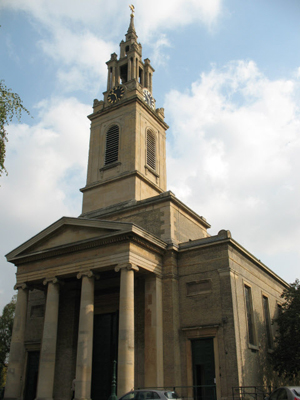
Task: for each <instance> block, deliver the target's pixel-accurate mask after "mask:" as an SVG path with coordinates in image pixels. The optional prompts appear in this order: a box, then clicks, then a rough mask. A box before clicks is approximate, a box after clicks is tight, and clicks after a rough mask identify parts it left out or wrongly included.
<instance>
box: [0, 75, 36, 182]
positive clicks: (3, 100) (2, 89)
mask: <svg viewBox="0 0 300 400" xmlns="http://www.w3.org/2000/svg"><path fill="white" fill-rule="evenodd" d="M22 112H26V113H27V114H28V115H30V113H29V111H28V110H27V109H26V108H25V107H24V106H23V103H22V100H21V98H20V96H19V95H18V94H17V93H13V92H12V90H11V89H8V88H7V87H6V86H5V84H4V81H3V80H0V176H1V175H2V173H3V172H5V173H6V174H7V170H6V168H5V166H4V161H5V154H6V143H7V141H8V139H7V131H6V129H5V126H6V125H9V122H11V121H12V119H13V117H16V118H17V120H18V121H20V119H21V115H22Z"/></svg>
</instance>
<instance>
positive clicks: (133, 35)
mask: <svg viewBox="0 0 300 400" xmlns="http://www.w3.org/2000/svg"><path fill="white" fill-rule="evenodd" d="M129 8H130V10H131V14H130V24H129V28H128V31H127V34H126V40H130V39H131V38H134V39H135V40H136V39H137V34H136V31H135V27H134V5H133V4H131V5H130V6H129Z"/></svg>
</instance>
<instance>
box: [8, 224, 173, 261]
mask: <svg viewBox="0 0 300 400" xmlns="http://www.w3.org/2000/svg"><path fill="white" fill-rule="evenodd" d="M132 228H133V229H132V230H130V231H127V232H116V233H113V234H111V235H109V236H106V237H100V238H99V237H98V238H91V239H87V240H83V241H80V242H76V243H70V244H65V245H62V246H57V247H54V248H52V249H45V250H42V251H37V252H34V253H31V254H26V255H20V256H16V257H11V258H10V259H8V261H10V262H12V263H14V264H15V265H21V264H26V263H29V262H33V261H38V260H43V259H48V258H52V257H59V256H64V255H68V254H70V253H74V252H81V251H85V250H90V249H93V248H97V247H102V246H109V245H114V244H118V243H121V242H134V243H137V244H139V245H141V246H142V247H144V248H147V249H149V250H150V251H153V252H156V253H158V254H160V255H163V254H164V251H165V248H166V247H167V244H166V243H164V242H163V241H162V240H160V239H158V238H156V237H154V236H152V235H150V234H147V233H146V232H144V234H143V231H142V230H141V229H140V228H138V227H132Z"/></svg>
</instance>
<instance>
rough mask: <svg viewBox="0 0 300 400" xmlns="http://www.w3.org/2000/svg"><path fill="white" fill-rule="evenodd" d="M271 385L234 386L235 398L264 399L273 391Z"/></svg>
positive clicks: (237, 399) (244, 399)
mask: <svg viewBox="0 0 300 400" xmlns="http://www.w3.org/2000/svg"><path fill="white" fill-rule="evenodd" d="M271 391H272V390H271V386H238V387H233V388H232V399H233V400H264V399H265V398H266V397H267V396H268V395H269V394H270V393H271Z"/></svg>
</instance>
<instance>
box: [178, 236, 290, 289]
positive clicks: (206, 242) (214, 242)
mask: <svg viewBox="0 0 300 400" xmlns="http://www.w3.org/2000/svg"><path fill="white" fill-rule="evenodd" d="M221 244H227V245H230V246H232V247H234V248H235V249H236V250H238V251H239V252H240V253H241V254H243V256H245V257H246V258H248V259H249V260H251V261H252V262H253V263H254V264H255V265H256V266H257V267H259V268H260V269H261V270H262V271H264V272H265V273H267V274H268V275H270V276H271V277H272V278H274V279H275V280H277V281H278V282H280V283H281V284H282V285H283V286H285V287H289V286H290V285H289V284H288V283H287V282H286V281H285V280H283V279H282V278H281V277H280V276H279V275H277V274H276V273H275V272H274V271H272V270H271V269H270V268H269V267H267V266H266V265H265V264H264V263H262V262H261V261H260V260H259V259H258V258H256V257H255V256H254V255H253V254H252V253H250V252H249V251H248V250H246V249H245V247H243V246H242V245H240V244H239V243H238V242H237V241H236V240H234V239H233V238H232V237H231V233H230V231H228V230H221V231H219V233H218V235H215V236H210V237H207V238H203V239H197V240H192V241H190V242H185V243H181V244H179V249H178V251H179V253H182V252H186V251H191V250H195V249H197V248H200V247H202V248H203V247H210V246H219V245H221Z"/></svg>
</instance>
